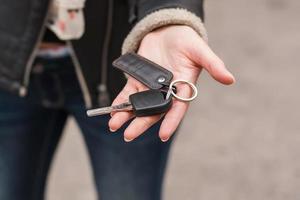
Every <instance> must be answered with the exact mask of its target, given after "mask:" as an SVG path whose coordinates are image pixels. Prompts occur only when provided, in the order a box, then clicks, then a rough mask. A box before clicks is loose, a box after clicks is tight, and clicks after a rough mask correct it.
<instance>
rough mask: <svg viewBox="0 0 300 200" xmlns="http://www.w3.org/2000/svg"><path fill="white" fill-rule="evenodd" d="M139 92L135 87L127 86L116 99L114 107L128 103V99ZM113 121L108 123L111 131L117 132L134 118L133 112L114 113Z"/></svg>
mask: <svg viewBox="0 0 300 200" xmlns="http://www.w3.org/2000/svg"><path fill="white" fill-rule="evenodd" d="M137 91H138V90H137V88H136V87H135V86H134V85H131V84H126V85H125V87H124V88H123V90H122V91H121V92H120V93H119V95H118V96H117V97H116V99H115V100H114V102H113V103H112V105H118V104H121V103H124V102H128V98H129V96H130V95H131V94H133V93H136V92H137ZM111 117H112V118H111V119H110V120H109V122H108V126H109V129H110V130H111V131H112V132H115V131H117V130H118V129H119V128H121V127H122V126H123V124H125V123H126V122H127V121H128V120H130V119H131V118H132V117H133V114H132V112H112V113H111Z"/></svg>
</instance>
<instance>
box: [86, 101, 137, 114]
mask: <svg viewBox="0 0 300 200" xmlns="http://www.w3.org/2000/svg"><path fill="white" fill-rule="evenodd" d="M130 110H132V105H131V103H129V102H126V103H122V104H119V105H115V106H109V107H103V108H96V109H92V110H88V111H87V112H86V113H87V115H88V116H89V117H95V116H99V115H105V114H109V113H111V112H120V111H130Z"/></svg>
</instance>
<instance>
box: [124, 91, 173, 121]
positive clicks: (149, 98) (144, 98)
mask: <svg viewBox="0 0 300 200" xmlns="http://www.w3.org/2000/svg"><path fill="white" fill-rule="evenodd" d="M129 101H130V103H131V104H132V107H133V112H134V114H135V115H136V116H137V117H142V116H151V115H157V114H162V113H166V112H167V111H168V110H169V109H170V108H171V106H172V97H169V98H168V99H166V93H165V92H161V91H160V90H146V91H143V92H138V93H135V94H132V95H130V96H129Z"/></svg>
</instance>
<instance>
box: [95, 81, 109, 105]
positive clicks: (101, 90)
mask: <svg viewBox="0 0 300 200" xmlns="http://www.w3.org/2000/svg"><path fill="white" fill-rule="evenodd" d="M97 89H98V104H99V107H105V106H109V105H110V104H111V101H110V95H109V93H108V91H107V86H106V85H105V84H100V85H99V86H98V88H97Z"/></svg>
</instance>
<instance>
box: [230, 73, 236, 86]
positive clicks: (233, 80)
mask: <svg viewBox="0 0 300 200" xmlns="http://www.w3.org/2000/svg"><path fill="white" fill-rule="evenodd" d="M229 74H230V76H231V79H232V83H235V78H234V76H233V74H232V73H230V72H229Z"/></svg>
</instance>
